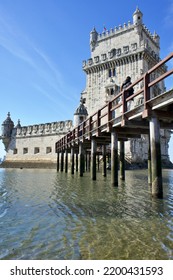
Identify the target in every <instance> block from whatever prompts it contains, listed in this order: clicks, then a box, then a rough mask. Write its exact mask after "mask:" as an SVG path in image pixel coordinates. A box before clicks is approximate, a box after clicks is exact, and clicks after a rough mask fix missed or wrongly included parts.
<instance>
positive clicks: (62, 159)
mask: <svg viewBox="0 0 173 280" xmlns="http://www.w3.org/2000/svg"><path fill="white" fill-rule="evenodd" d="M63 170H64V152H63V151H62V152H61V172H63Z"/></svg>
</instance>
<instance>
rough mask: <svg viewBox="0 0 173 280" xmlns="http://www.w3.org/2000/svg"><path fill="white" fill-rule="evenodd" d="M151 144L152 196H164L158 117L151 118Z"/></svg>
mask: <svg viewBox="0 0 173 280" xmlns="http://www.w3.org/2000/svg"><path fill="white" fill-rule="evenodd" d="M150 146H151V171H152V196H154V197H157V198H162V197H163V187H162V163H161V149H160V123H159V120H158V119H157V118H156V117H152V118H151V119H150Z"/></svg>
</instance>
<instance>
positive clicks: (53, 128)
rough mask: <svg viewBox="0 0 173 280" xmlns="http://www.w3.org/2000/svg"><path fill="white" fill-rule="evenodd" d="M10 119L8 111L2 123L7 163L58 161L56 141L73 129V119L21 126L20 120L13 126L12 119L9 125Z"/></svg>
mask: <svg viewBox="0 0 173 280" xmlns="http://www.w3.org/2000/svg"><path fill="white" fill-rule="evenodd" d="M10 120H11V118H10V115H9V113H8V116H7V119H6V120H5V121H4V123H3V125H2V126H3V129H2V136H1V139H2V141H3V143H4V145H5V148H6V159H5V162H6V163H8V162H13V163H22V162H25V163H26V162H27V163H44V164H46V163H47V164H50V163H56V161H57V156H56V153H55V143H56V142H57V141H58V140H59V139H60V138H61V137H62V136H64V135H65V134H67V133H68V131H70V130H71V129H72V121H71V120H67V121H60V122H52V123H45V124H36V125H30V126H21V125H20V123H19V122H18V124H17V126H16V127H13V126H14V124H13V122H12V121H11V124H13V125H11V126H10V125H9V122H10ZM9 128H10V129H11V132H10V133H9ZM9 138H10V140H8V139H9ZM7 140H8V141H7Z"/></svg>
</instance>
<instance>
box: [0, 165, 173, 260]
mask: <svg viewBox="0 0 173 280" xmlns="http://www.w3.org/2000/svg"><path fill="white" fill-rule="evenodd" d="M163 182H164V199H163V200H157V199H152V197H151V195H150V190H149V188H148V184H147V171H128V172H127V173H126V182H120V184H119V187H118V188H112V187H111V186H110V174H108V176H107V178H103V177H102V175H101V174H98V176H97V181H91V180H90V175H89V174H88V173H85V174H84V177H83V178H80V177H78V176H77V175H74V176H73V177H72V176H71V175H70V174H64V173H56V171H54V170H25V169H23V170H10V169H9V170H0V227H1V230H0V258H1V259H173V171H163ZM3 197H5V199H4V198H3ZM4 211H6V212H4ZM3 213H4V214H3Z"/></svg>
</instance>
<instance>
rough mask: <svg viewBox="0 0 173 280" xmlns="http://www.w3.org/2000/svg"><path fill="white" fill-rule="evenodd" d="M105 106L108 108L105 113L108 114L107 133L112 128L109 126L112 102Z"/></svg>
mask: <svg viewBox="0 0 173 280" xmlns="http://www.w3.org/2000/svg"><path fill="white" fill-rule="evenodd" d="M107 106H108V112H107V114H108V123H107V132H110V131H111V128H112V124H111V120H112V111H111V109H112V102H111V101H110V102H109V103H108V105H107Z"/></svg>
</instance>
